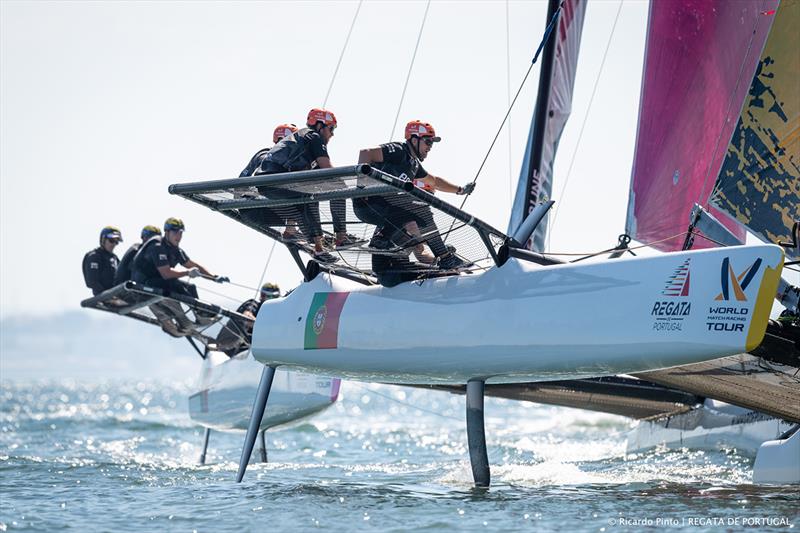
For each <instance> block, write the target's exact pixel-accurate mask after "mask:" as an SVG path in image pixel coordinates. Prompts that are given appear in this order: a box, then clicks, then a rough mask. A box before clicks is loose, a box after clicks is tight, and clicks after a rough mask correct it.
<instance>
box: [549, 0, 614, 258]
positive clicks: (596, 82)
mask: <svg viewBox="0 0 800 533" xmlns="http://www.w3.org/2000/svg"><path fill="white" fill-rule="evenodd" d="M623 3H625V0H620V2H619V7H618V8H617V15H616V16H615V17H614V24H613V25H612V26H611V33H610V34H609V36H608V42H607V43H606V49H605V52H603V60H602V61H601V62H600V70H599V71H598V72H597V77H596V78H595V80H594V87H593V88H592V96H591V97H590V98H589V105H588V107H587V108H586V113H585V114H584V115H583V123H582V124H581V130H580V133H578V142H577V143H576V144H575V150H573V151H572V157H571V158H570V160H569V167H568V168H567V175H566V177H565V178H564V186H563V187H561V194H560V195H559V198H560V199H561V202H559V204H556V208H555V211H554V212H553V219H552V220H551V221H550V224H549V225H550V228H551V231H548V233H547V247H548V248H549V247H550V236H551V235H552V233H553V232H552V228H554V227H555V224H556V218H558V211H559V205H560V204H561V203H563V201H564V194H565V193H566V190H567V185H569V178H570V176H571V175H572V167H573V165H574V164H575V156H576V155H577V154H578V148H579V147H580V145H581V139H583V132H584V130H585V129H586V122H587V119H588V118H589V112H590V111H591V110H592V103H593V102H594V97H595V95H596V94H597V86H598V85H599V84H600V76H601V75H602V74H603V68H604V67H605V64H606V58H607V57H608V50H609V49H610V48H611V40H612V39H613V37H614V31H615V30H616V29H617V22H618V21H619V14H620V13H621V12H622V4H623Z"/></svg>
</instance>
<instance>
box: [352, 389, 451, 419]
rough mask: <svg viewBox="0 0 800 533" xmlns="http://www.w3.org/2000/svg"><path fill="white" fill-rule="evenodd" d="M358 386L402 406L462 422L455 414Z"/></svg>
mask: <svg viewBox="0 0 800 533" xmlns="http://www.w3.org/2000/svg"><path fill="white" fill-rule="evenodd" d="M358 387H359V388H361V389H362V390H364V391H366V392H368V393H371V394H374V395H376V396H380V397H381V398H384V399H386V400H389V401H391V402H394V403H397V404H400V405H402V406H404V407H410V408H412V409H418V410H420V411H422V412H424V413H428V414H431V415H436V416H439V417H442V418H447V419H448V420H456V421H458V422H462V419H461V418H457V417H455V416H449V415H445V414H442V413H438V412H436V411H434V410H432V409H426V408H424V407H419V406H418V405H414V404H411V403H408V402H404V401H402V400H398V399H397V398H392V397H391V396H389V395H388V394H383V393H381V392H378V391H376V390H372V389H370V388H367V387H366V386H364V385H361V384H358Z"/></svg>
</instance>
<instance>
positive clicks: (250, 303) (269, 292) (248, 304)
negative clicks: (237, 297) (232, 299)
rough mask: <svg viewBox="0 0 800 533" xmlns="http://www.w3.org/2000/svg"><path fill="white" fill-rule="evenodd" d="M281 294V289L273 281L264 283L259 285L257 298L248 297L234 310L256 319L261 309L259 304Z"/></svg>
mask: <svg viewBox="0 0 800 533" xmlns="http://www.w3.org/2000/svg"><path fill="white" fill-rule="evenodd" d="M280 295H281V289H280V287H278V285H276V284H275V283H269V282H268V283H265V284H263V285H262V286H261V289H260V290H259V291H258V300H256V299H255V298H250V299H249V300H245V301H244V302H243V303H242V305H240V306H239V308H238V309H237V310H236V312H237V313H241V314H243V315H245V316H248V317H250V318H252V319H253V320H255V319H256V317H257V316H258V311H259V310H260V309H261V305H262V304H263V303H264V302H265V301H267V300H272V299H274V298H278V297H279V296H280Z"/></svg>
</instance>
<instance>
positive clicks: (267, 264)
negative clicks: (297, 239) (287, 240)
mask: <svg viewBox="0 0 800 533" xmlns="http://www.w3.org/2000/svg"><path fill="white" fill-rule="evenodd" d="M276 244H278V241H276V240H273V241H272V247H271V248H270V249H269V255H267V262H266V263H264V270H262V271H261V277H260V278H259V280H258V288H257V289H256V293H255V295H254V296H253V298H258V294H259V292H260V291H261V286H262V285H263V284H264V276H266V275H267V267H268V266H269V262H270V261H271V260H272V252H274V251H275V245H276Z"/></svg>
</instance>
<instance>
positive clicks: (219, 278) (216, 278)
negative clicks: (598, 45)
mask: <svg viewBox="0 0 800 533" xmlns="http://www.w3.org/2000/svg"><path fill="white" fill-rule="evenodd" d="M214 281H216V282H217V283H229V282H230V281H231V279H230V278H229V277H227V276H214Z"/></svg>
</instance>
